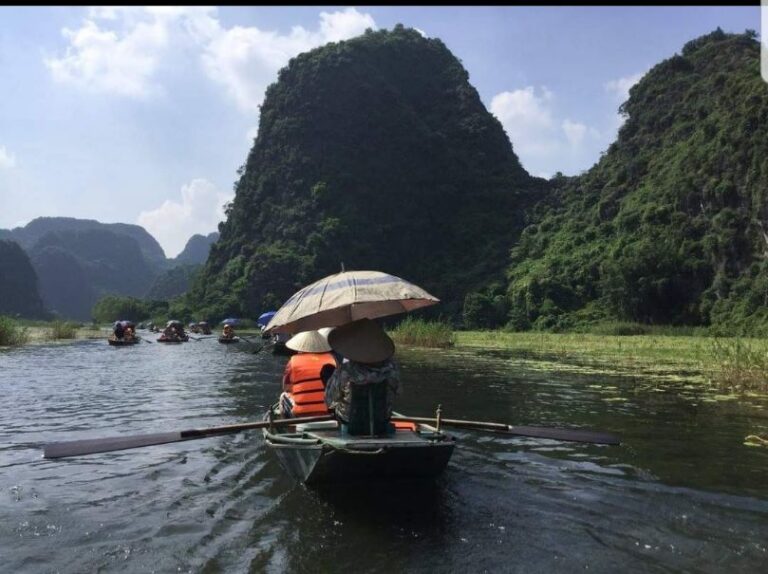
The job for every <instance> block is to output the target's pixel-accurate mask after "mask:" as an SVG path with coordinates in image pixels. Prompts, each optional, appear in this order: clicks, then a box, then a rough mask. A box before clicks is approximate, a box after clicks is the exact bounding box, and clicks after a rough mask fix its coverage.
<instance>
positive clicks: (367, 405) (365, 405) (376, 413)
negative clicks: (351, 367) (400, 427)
mask: <svg viewBox="0 0 768 574" xmlns="http://www.w3.org/2000/svg"><path fill="white" fill-rule="evenodd" d="M387 385H388V381H386V380H384V381H379V382H376V383H365V384H358V383H354V382H351V383H350V389H349V390H350V403H349V420H348V422H347V431H348V432H349V434H351V435H381V434H386V433H387V432H389V430H390V425H389V418H390V415H389V413H390V411H389V405H388V404H387Z"/></svg>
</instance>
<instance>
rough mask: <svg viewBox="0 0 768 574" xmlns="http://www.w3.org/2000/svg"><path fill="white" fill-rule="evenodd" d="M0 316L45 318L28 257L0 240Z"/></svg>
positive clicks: (15, 244) (13, 246)
mask: <svg viewBox="0 0 768 574" xmlns="http://www.w3.org/2000/svg"><path fill="white" fill-rule="evenodd" d="M0 314H7V315H12V316H16V315H20V316H23V317H36V318H43V317H45V316H46V312H45V309H43V302H42V299H41V298H40V294H39V293H38V281H37V275H36V274H35V271H34V269H33V268H32V264H31V263H30V261H29V257H27V254H26V253H24V251H23V250H22V248H21V247H20V246H19V245H18V244H17V243H15V242H13V241H3V240H0Z"/></svg>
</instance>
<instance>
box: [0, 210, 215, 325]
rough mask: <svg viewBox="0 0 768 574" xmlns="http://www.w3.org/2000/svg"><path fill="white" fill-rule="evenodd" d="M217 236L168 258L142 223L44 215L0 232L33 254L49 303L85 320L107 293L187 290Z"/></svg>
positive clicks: (170, 293) (62, 314)
mask: <svg viewBox="0 0 768 574" xmlns="http://www.w3.org/2000/svg"><path fill="white" fill-rule="evenodd" d="M217 235H218V234H216V233H213V234H210V235H208V236H207V237H203V236H194V237H193V238H192V239H190V241H189V242H188V244H187V247H186V249H185V251H184V252H182V254H181V255H180V257H179V258H177V259H166V257H165V254H164V252H163V250H162V248H161V247H160V245H159V244H158V243H157V241H156V240H155V239H154V238H153V237H152V236H151V235H150V234H149V233H147V231H146V230H144V228H142V227H140V226H138V225H128V224H124V223H100V222H98V221H93V220H85V219H75V218H70V217H41V218H38V219H35V220H33V221H32V222H30V223H29V224H27V225H26V226H24V227H18V228H15V229H13V230H0V239H2V238H8V239H11V240H14V241H17V242H18V243H19V244H21V245H22V246H23V247H24V250H25V251H26V253H27V254H28V255H29V259H30V260H31V263H32V266H33V268H34V272H35V273H36V276H37V277H36V279H35V282H36V283H37V284H38V285H39V289H40V296H41V297H42V300H43V303H44V305H45V307H46V308H47V309H48V310H50V311H52V312H54V313H55V314H56V315H58V316H60V317H62V318H67V319H79V320H89V319H90V318H91V311H92V308H93V306H94V304H95V303H96V301H97V300H98V299H99V298H100V297H103V296H104V295H107V294H116V295H123V296H132V297H145V296H158V293H160V295H161V296H162V297H163V298H165V297H169V298H170V297H173V296H176V295H179V294H180V293H183V292H184V291H185V290H186V289H187V287H188V285H189V283H190V281H191V277H192V276H193V273H194V271H195V270H196V269H197V268H199V266H200V264H201V263H202V262H204V261H205V258H206V256H207V250H208V248H209V245H210V243H212V242H213V241H215V239H216V237H217ZM179 259H181V261H180V260H179ZM184 261H188V262H190V264H191V263H195V265H193V266H190V264H187V263H184ZM156 283H158V285H157V286H156ZM22 315H24V316H26V315H25V314H24V313H22Z"/></svg>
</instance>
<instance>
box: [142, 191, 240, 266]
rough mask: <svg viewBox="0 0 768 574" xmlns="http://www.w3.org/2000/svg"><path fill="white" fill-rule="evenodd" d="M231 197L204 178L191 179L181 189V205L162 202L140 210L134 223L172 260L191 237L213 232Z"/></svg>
mask: <svg viewBox="0 0 768 574" xmlns="http://www.w3.org/2000/svg"><path fill="white" fill-rule="evenodd" d="M233 197H234V195H233V194H232V193H228V194H227V193H222V192H220V191H218V190H217V189H216V186H215V185H213V184H212V183H211V182H210V181H208V180H206V179H193V180H192V181H191V182H189V183H188V184H187V185H183V186H182V187H181V201H180V202H179V201H171V200H165V201H164V202H163V204H162V205H161V206H160V207H158V208H157V209H153V210H150V211H142V212H141V213H140V214H139V217H138V218H137V220H136V222H137V223H138V224H139V225H141V226H142V227H144V228H145V229H146V230H147V231H149V232H150V233H151V234H152V235H153V236H154V237H155V238H156V239H157V240H158V242H160V245H162V246H163V249H164V250H165V252H166V254H167V255H168V257H175V256H176V255H178V254H179V253H180V252H181V250H182V249H184V245H186V243H187V240H188V239H189V238H190V237H191V236H192V235H193V234H195V233H201V234H208V233H210V232H211V231H215V230H216V228H217V226H218V223H219V222H220V221H223V220H224V218H225V214H224V206H225V204H226V203H227V202H229V201H231V200H232V199H233Z"/></svg>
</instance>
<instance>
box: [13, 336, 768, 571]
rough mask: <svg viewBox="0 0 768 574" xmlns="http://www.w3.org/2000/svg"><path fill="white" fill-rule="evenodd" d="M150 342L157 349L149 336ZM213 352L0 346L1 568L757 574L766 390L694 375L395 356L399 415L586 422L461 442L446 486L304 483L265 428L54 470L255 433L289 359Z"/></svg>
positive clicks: (763, 559) (766, 467) (97, 345)
mask: <svg viewBox="0 0 768 574" xmlns="http://www.w3.org/2000/svg"><path fill="white" fill-rule="evenodd" d="M150 340H153V339H150ZM251 350H252V347H250V346H249V345H247V344H245V343H242V344H239V345H220V344H218V343H217V341H216V340H215V339H207V340H206V339H204V340H200V341H195V342H189V343H185V344H181V345H162V344H159V343H151V344H150V343H143V344H140V345H137V346H134V347H126V348H113V347H109V346H108V345H107V344H106V341H81V342H75V343H71V344H64V345H54V344H51V345H35V346H29V347H25V348H21V349H16V350H3V351H0V392H1V395H0V396H2V400H3V407H2V409H0V564H2V565H3V566H2V569H1V570H2V571H3V572H14V573H17V572H35V573H36V572H43V573H47V572H62V573H81V572H158V573H160V572H201V573H206V574H210V573H215V572H307V573H309V572H331V571H333V572H349V571H355V572H382V573H387V574H389V573H392V572H430V573H433V572H454V571H455V572H526V573H529V572H542V573H545V572H546V573H549V572H574V571H577V570H578V571H584V570H588V571H590V572H606V573H608V572H611V573H613V572H617V571H620V570H625V571H630V572H680V571H686V572H729V573H731V572H765V568H766V564H768V449H766V448H749V447H747V446H744V445H743V444H742V443H743V439H744V437H745V436H746V435H748V434H762V435H766V434H768V398H765V397H759V396H756V397H751V398H747V399H742V400H721V399H723V398H725V397H720V396H718V395H717V394H716V393H714V392H713V391H710V390H707V389H706V388H705V387H702V385H700V384H698V385H697V384H691V383H690V382H687V381H686V380H685V379H684V378H683V379H680V380H671V382H670V381H667V382H664V383H663V384H660V383H659V382H658V381H648V380H643V379H642V378H637V377H626V376H621V377H619V376H610V375H607V374H600V373H590V372H580V371H578V370H567V369H563V370H558V369H557V368H548V369H540V368H533V367H532V366H531V364H530V363H529V362H526V361H521V360H519V358H517V357H514V356H512V355H511V354H509V353H505V352H501V351H493V352H492V351H468V350H452V351H415V350H401V351H398V357H397V358H398V360H399V362H400V364H401V368H402V374H403V395H402V397H401V399H400V403H399V404H398V410H400V411H403V412H406V413H408V414H412V415H423V416H424V415H426V416H429V415H430V414H432V413H433V412H434V408H435V406H436V405H437V404H438V403H440V404H442V408H443V416H445V417H447V418H470V419H474V420H491V421H504V422H509V423H511V424H531V425H552V426H563V427H567V426H573V427H584V428H591V429H595V430H604V431H609V432H615V433H619V434H621V435H622V437H623V440H624V442H623V444H622V445H621V446H598V445H588V444H577V443H563V442H556V441H550V440H543V439H526V438H515V437H508V436H501V435H496V434H485V433H477V432H458V433H456V436H457V437H458V444H457V448H456V452H455V454H454V456H453V458H452V460H451V462H450V464H449V466H448V468H447V469H446V471H445V473H444V474H443V475H442V476H441V477H440V478H439V479H438V480H437V481H436V482H435V483H434V484H426V485H409V484H404V483H396V482H395V483H390V484H380V483H379V484H363V485H358V486H354V487H343V486H338V487H335V488H325V489H321V490H316V489H315V490H312V489H307V488H305V487H303V486H301V485H297V484H296V483H294V482H293V481H292V479H290V478H289V477H288V476H287V475H286V474H285V473H284V471H283V469H282V468H281V467H280V465H279V464H278V462H277V459H276V458H275V456H274V455H273V453H272V452H270V451H268V450H267V449H266V447H265V445H264V443H263V441H262V438H261V433H260V431H252V432H249V433H243V434H238V435H231V436H220V437H216V438H209V439H203V440H195V441H188V442H182V443H176V444H168V445H161V446H153V447H148V448H143V449H135V450H128V451H122V452H115V453H103V454H97V455H91V456H83V457H79V458H71V459H61V460H43V459H42V458H41V453H42V445H43V444H45V443H47V442H53V441H62V440H74V439H80V438H94V437H104V436H112V435H116V434H120V433H128V434H133V433H145V432H146V433H150V432H164V431H170V430H182V429H187V428H197V427H205V426H216V425H220V424H230V423H238V422H244V421H249V420H258V419H260V417H261V415H262V413H263V412H264V410H265V408H266V407H267V405H269V404H270V403H272V402H274V401H275V400H276V398H277V395H278V393H279V377H280V374H281V372H282V368H283V366H284V364H285V361H286V359H285V358H284V357H276V356H273V355H271V354H268V353H261V354H253V353H251V352H249V351H251Z"/></svg>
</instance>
